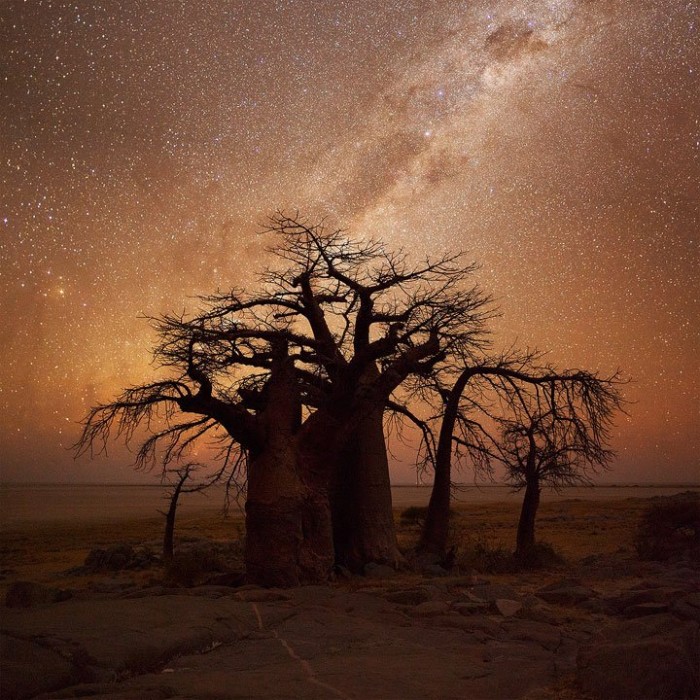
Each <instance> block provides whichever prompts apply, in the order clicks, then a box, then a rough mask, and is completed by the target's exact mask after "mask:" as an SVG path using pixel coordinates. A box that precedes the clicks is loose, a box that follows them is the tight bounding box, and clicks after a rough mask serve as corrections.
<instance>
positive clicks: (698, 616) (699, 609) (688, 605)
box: [672, 591, 700, 622]
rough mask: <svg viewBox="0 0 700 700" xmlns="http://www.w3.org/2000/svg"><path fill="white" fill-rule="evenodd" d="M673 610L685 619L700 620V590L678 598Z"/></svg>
mask: <svg viewBox="0 0 700 700" xmlns="http://www.w3.org/2000/svg"><path fill="white" fill-rule="evenodd" d="M672 612H673V614H674V615H676V616H677V617H680V618H681V619H683V620H695V622H700V591H698V592H695V593H691V594H690V595H687V596H685V597H683V598H680V599H678V600H676V601H675V602H674V603H673V607H672Z"/></svg>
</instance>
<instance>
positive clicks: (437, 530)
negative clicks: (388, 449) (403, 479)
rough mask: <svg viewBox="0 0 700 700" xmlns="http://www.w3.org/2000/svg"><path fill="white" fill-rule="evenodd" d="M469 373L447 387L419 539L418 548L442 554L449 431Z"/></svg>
mask: <svg viewBox="0 0 700 700" xmlns="http://www.w3.org/2000/svg"><path fill="white" fill-rule="evenodd" d="M471 376H472V374H471V373H470V372H469V371H465V372H463V373H462V374H461V375H460V376H459V378H458V379H457V381H456V382H455V384H454V386H453V387H452V389H451V390H450V393H449V396H448V398H447V401H446V403H445V413H444V414H443V416H442V422H441V424H440V435H439V436H438V445H437V451H436V455H435V477H434V480H433V489H432V491H431V492H430V501H429V502H428V511H427V513H426V516H425V523H424V524H423V531H422V532H421V538H420V541H419V543H418V551H419V552H424V553H426V554H436V555H439V556H441V557H444V556H445V555H446V553H447V542H448V538H449V531H450V486H451V485H452V434H453V433H454V429H455V424H456V422H457V414H458V412H459V401H460V399H461V397H462V392H463V391H464V387H465V386H466V385H467V382H468V381H469V379H470V378H471Z"/></svg>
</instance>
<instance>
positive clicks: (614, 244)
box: [0, 0, 700, 481]
mask: <svg viewBox="0 0 700 700" xmlns="http://www.w3.org/2000/svg"><path fill="white" fill-rule="evenodd" d="M699 15H700V12H699V10H698V7H697V4H696V3H694V2H681V1H680V0H668V1H664V2H661V1H658V2H644V3H635V4H634V6H632V5H631V4H630V3H629V2H626V1H625V2H623V1H622V0H587V1H583V0H578V1H577V0H559V1H556V0H550V1H549V2H545V1H532V2H523V1H521V2H483V1H482V2H461V1H458V0H423V1H419V0H403V1H400V0H393V1H387V2H383V3H378V2H377V3H368V2H363V1H360V0H356V1H350V0H346V1H337V2H336V1H333V0H328V1H324V2H320V1H319V2H311V0H286V1H282V0H279V1H276V2H274V1H271V0H270V1H268V0H258V1H256V2H245V1H243V0H238V1H233V0H232V1H230V2H224V1H222V2H215V3H210V2H197V1H192V2H184V1H183V2H161V1H156V0H150V1H146V0H130V1H128V2H127V1H126V0H111V1H110V2H102V3H99V2H48V1H42V0H33V1H29V2H19V1H15V0H5V2H3V3H0V53H1V57H2V60H1V61H0V66H2V67H1V68H0V70H2V73H1V74H0V80H1V82H0V85H2V102H1V103H0V119H1V124H0V127H1V128H0V155H1V159H0V168H1V171H0V172H1V181H0V182H1V187H2V190H1V191H0V231H1V232H2V238H1V239H0V255H1V258H0V272H1V274H2V276H1V279H0V285H1V289H2V296H3V300H2V316H3V322H2V326H1V329H0V342H2V348H3V365H2V368H0V387H1V389H2V393H1V394H0V402H1V403H2V413H3V426H4V429H3V431H2V434H1V436H0V454H2V458H1V459H2V478H3V479H9V480H26V479H34V478H41V479H45V480H54V481H55V480H60V481H62V480H86V479H95V480H102V479H110V480H117V481H119V480H125V479H128V478H131V472H130V468H129V466H128V455H125V454H124V453H123V452H121V451H119V450H115V451H114V454H113V455H112V458H111V460H109V459H108V460H101V461H99V460H98V461H94V462H90V461H86V460H83V461H79V462H77V463H76V462H73V460H72V457H71V455H70V452H68V451H67V449H66V448H67V447H68V446H69V445H70V444H71V442H72V441H73V440H74V439H75V436H76V433H77V429H76V425H75V422H76V421H77V420H79V419H80V418H81V416H82V415H83V414H84V412H85V410H86V409H87V407H88V406H90V405H91V404H93V403H95V402H96V401H99V400H104V399H108V398H110V397H111V396H112V395H113V394H114V392H116V391H117V390H118V389H119V388H121V387H122V386H124V385H125V384H129V383H135V382H139V381H141V380H143V379H144V378H146V377H147V376H148V373H149V372H151V371H152V367H151V366H150V365H149V354H148V347H149V344H150V343H151V341H152V335H151V333H150V331H149V330H148V325H147V323H146V322H145V321H144V319H143V318H142V316H143V315H144V314H149V315H154V314H157V313H158V312H162V311H169V310H181V309H187V308H190V309H192V308H194V307H195V306H196V301H195V300H194V299H193V297H194V296H195V295H197V294H201V293H207V292H210V291H213V290H214V289H216V288H222V289H226V288H228V287H230V286H232V285H233V284H238V283H241V282H249V281H250V279H251V272H252V271H253V270H255V269H256V267H259V266H260V265H262V264H264V258H265V255H264V252H263V243H262V241H261V239H260V237H259V236H258V235H257V233H256V232H257V231H258V230H259V228H260V222H261V221H262V220H263V219H264V217H265V215H266V214H268V213H270V212H272V211H274V210H275V209H277V208H280V207H282V208H284V207H293V208H300V209H302V210H303V211H304V212H307V213H309V214H310V215H312V216H328V217H329V218H330V220H331V221H332V222H333V223H335V224H336V225H338V226H341V227H343V228H347V229H349V230H351V231H352V232H353V233H356V234H358V235H373V236H378V237H382V238H384V239H386V240H387V241H388V242H390V243H391V244H392V245H393V246H404V247H406V248H408V249H409V250H411V251H413V252H415V253H416V254H418V255H424V254H426V253H430V252H441V251H444V250H448V249H449V250H452V249H461V250H464V251H465V252H466V253H467V255H468V257H469V258H471V259H474V260H475V261H477V262H479V263H480V264H481V269H480V271H479V273H478V281H479V282H480V283H481V285H482V286H483V287H484V288H486V289H487V290H488V291H489V292H490V293H491V294H492V295H493V296H494V297H495V299H496V300H497V303H498V305H499V307H500V309H501V311H502V316H501V318H500V319H499V321H498V323H497V340H498V342H499V343H503V344H510V343H512V342H514V341H517V342H518V343H520V344H521V345H528V346H536V347H538V348H541V349H547V350H549V351H550V356H549V359H550V360H551V361H552V362H555V363H556V364H558V365H560V366H564V367H573V366H585V367H587V368H589V369H597V370H601V371H603V372H609V371H613V370H615V369H616V368H618V367H619V368H621V369H622V370H623V371H624V372H625V373H626V374H627V375H628V376H631V378H632V379H633V383H632V384H631V385H630V387H629V389H628V391H627V392H626V393H627V396H628V398H629V399H630V400H631V401H632V402H633V403H632V404H630V406H629V414H630V415H629V416H628V417H624V416H623V417H621V418H620V420H619V421H618V428H617V430H616V435H615V445H614V446H615V448H616V449H617V450H618V453H619V458H618V461H617V463H616V466H615V470H614V471H613V473H612V474H611V475H609V476H608V477H607V478H608V479H613V480H618V481H635V480H638V481H669V480H671V481H681V480H686V481H689V480H695V481H696V480H697V477H698V473H700V468H699V466H698V463H697V454H698V452H700V437H699V435H698V432H699V428H698V425H700V387H699V384H700V382H699V381H698V379H699V372H698V363H697V355H698V350H700V342H699V337H698V325H699V324H698V322H697V318H698V316H700V309H698V298H699V295H700V289H699V287H700V285H699V282H698V275H697V269H698V262H699V260H698V257H699V256H698V229H699V228H700V213H699V204H698V203H699V202H700V84H699V83H698V76H699V75H700V39H699V38H698V25H699V24H700V16H699ZM407 470H408V467H401V466H400V465H396V466H395V474H396V476H397V478H404V477H405V476H406V474H407V473H408V471H407Z"/></svg>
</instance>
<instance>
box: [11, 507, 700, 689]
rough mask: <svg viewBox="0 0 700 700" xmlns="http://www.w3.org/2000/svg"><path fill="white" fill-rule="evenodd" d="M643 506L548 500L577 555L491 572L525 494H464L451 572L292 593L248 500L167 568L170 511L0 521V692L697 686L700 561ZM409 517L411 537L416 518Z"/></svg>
mask: <svg viewBox="0 0 700 700" xmlns="http://www.w3.org/2000/svg"><path fill="white" fill-rule="evenodd" d="M647 507H648V502H647V501H645V500H642V499H627V500H620V501H613V502H600V501H583V500H569V501H559V502H550V503H545V504H543V506H542V508H541V512H540V518H539V529H538V535H539V537H540V539H541V540H545V541H547V542H549V543H550V544H551V545H552V546H553V547H554V548H555V549H556V550H557V552H558V553H560V554H561V555H562V556H563V557H564V558H565V563H564V564H562V565H561V566H559V567H555V568H550V569H547V570H544V571H536V572H527V573H522V572H521V573H510V574H503V573H498V574H494V573H485V572H483V571H479V570H477V569H476V568H474V565H475V564H477V565H478V564H480V563H483V561H484V556H485V555H488V556H491V555H493V556H494V557H496V555H497V554H498V553H499V549H500V548H504V551H505V550H507V549H512V547H513V544H514V542H513V539H514V533H515V523H516V521H517V510H518V508H517V505H516V504H513V503H492V504H474V505H471V506H462V507H460V508H459V509H458V510H457V512H456V514H455V532H454V539H455V541H456V542H457V544H458V555H457V562H458V565H459V568H458V569H457V570H453V571H451V572H449V573H446V572H442V571H440V569H439V568H432V569H430V568H428V569H425V570H422V571H418V572H411V571H404V572H393V571H392V570H386V569H384V568H382V567H377V568H375V569H370V570H368V572H367V576H363V577H345V576H342V575H339V576H338V577H337V579H336V580H335V581H333V582H331V583H329V584H328V585H326V586H313V587H304V588H298V589H293V590H288V591H276V590H263V589H259V588H255V587H250V586H241V585H240V580H238V579H237V576H236V572H235V569H236V566H237V563H238V562H239V560H240V545H239V544H237V543H236V541H237V540H238V539H239V537H240V534H241V531H242V527H241V522H240V520H238V519H236V518H231V519H229V520H226V521H222V520H221V519H220V518H219V517H217V516H216V515H212V514H208V515H206V516H204V515H202V516H192V517H188V518H183V519H182V521H181V522H179V523H178V528H177V533H178V536H179V537H180V540H181V545H180V549H181V552H182V557H181V559H180V560H179V563H178V565H177V566H176V567H175V569H174V570H173V571H172V572H171V575H170V576H169V577H168V576H167V575H165V574H164V571H163V569H162V567H161V566H160V564H159V563H158V562H157V561H156V560H155V557H154V556H152V555H153V554H155V552H157V548H158V543H159V538H160V536H161V532H162V519H157V518H154V519H152V520H147V521H138V522H136V521H134V522H126V521H120V522H112V523H107V522H102V523H94V524H92V525H91V526H90V527H87V528H86V527H85V526H84V525H83V526H70V525H67V524H64V525H61V526H57V525H56V524H48V525H46V526H40V527H31V528H28V527H26V528H15V529H13V530H11V531H7V530H6V531H5V532H4V533H3V551H2V563H1V567H2V577H3V579H2V582H1V583H2V586H3V590H2V594H3V595H4V596H5V595H6V596H7V603H8V604H9V607H5V608H4V609H3V611H2V623H1V625H0V627H1V629H2V634H3V637H2V639H3V649H2V673H1V675H0V679H1V683H2V692H1V693H0V696H1V697H2V698H3V700H4V699H5V698H29V697H45V698H57V697H91V698H109V699H110V700H118V699H119V698H121V699H123V700H126V699H130V698H133V699H134V700H135V699H136V698H191V699H194V698H202V699H206V698H212V699H214V698H221V699H224V698H255V697H260V698H332V697H339V698H369V699H371V698H386V699H392V698H397V699H398V698H406V699H411V698H415V699H418V698H511V697H512V698H516V697H521V698H528V699H529V700H537V699H540V700H553V699H554V698H562V700H564V699H571V698H598V697H606V698H615V697H620V698H622V697H625V698H632V697H636V698H642V697H667V698H674V697H679V698H683V697H695V696H696V695H697V691H698V688H699V685H698V677H699V673H698V622H699V621H700V588H699V581H700V576H699V575H698V574H699V570H698V564H697V561H694V560H692V559H687V558H686V559H677V560H675V561H673V562H666V563H657V562H643V561H640V560H639V558H638V557H637V555H636V552H635V550H634V546H633V542H634V534H635V529H636V523H637V522H638V520H639V516H640V514H641V513H642V512H643V511H644V510H645V509H646V508H647ZM396 517H397V522H398V523H400V539H401V543H402V545H403V546H405V547H409V546H410V544H411V543H412V542H413V541H414V540H415V537H416V534H417V530H416V525H415V524H411V523H410V522H406V521H402V520H401V517H400V513H396ZM401 523H402V524H401ZM231 540H233V541H234V542H233V544H231ZM115 544H120V545H124V546H122V547H121V549H119V548H117V549H112V550H110V548H113V547H114V545H115ZM129 547H131V549H129ZM96 548H102V549H103V550H104V551H105V552H107V554H100V553H97V554H96V553H95V552H94V551H93V554H92V559H91V561H92V562H93V566H92V567H87V568H86V567H85V566H84V562H85V560H86V557H87V556H88V554H89V553H90V551H91V550H95V549H96ZM149 550H151V551H150V552H149ZM110 551H111V552H112V554H111V555H110V554H109V552H110ZM120 552H121V553H120ZM475 553H479V554H478V556H477V555H476V554H475ZM110 556H112V560H111V564H110ZM203 556H204V558H207V557H208V558H209V562H210V564H211V565H210V566H208V567H204V568H206V569H209V570H208V571H204V570H201V569H198V568H197V567H196V565H195V563H194V562H196V561H198V560H199V559H201V558H202V557H203ZM488 556H487V558H488ZM118 557H122V560H120V561H121V563H120V562H119V561H117V559H118ZM496 558H497V557H496ZM101 566H106V567H109V566H111V567H112V569H111V570H110V569H109V568H107V569H103V568H100V567H101ZM133 567H135V568H133ZM232 569H233V571H231V570H232ZM18 582H31V583H18Z"/></svg>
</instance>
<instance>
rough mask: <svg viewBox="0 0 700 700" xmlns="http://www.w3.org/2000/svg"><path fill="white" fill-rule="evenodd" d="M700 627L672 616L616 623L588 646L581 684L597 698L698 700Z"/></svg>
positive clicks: (583, 653)
mask: <svg viewBox="0 0 700 700" xmlns="http://www.w3.org/2000/svg"><path fill="white" fill-rule="evenodd" d="M698 629H699V626H698V624H697V623H695V622H692V621H682V620H679V619H678V618H676V617H673V616H671V615H652V616H649V617H643V618H639V619H635V620H629V621H626V622H621V623H615V624H613V625H611V626H610V627H608V628H607V629H606V630H604V631H603V632H601V633H600V634H599V635H597V636H596V637H595V638H594V639H593V640H591V642H590V643H589V644H586V645H584V646H583V647H582V648H581V650H580V652H579V656H578V683H579V685H580V687H581V689H582V690H583V691H584V692H586V693H588V694H589V695H592V696H593V697H595V698H605V699H606V700H616V699H618V698H619V699H620V700H627V699H628V698H649V699H651V698H664V699H666V700H670V699H672V698H674V699H675V698H697V697H698V694H699V693H700V679H699V678H698V669H699V664H700V639H699V637H698Z"/></svg>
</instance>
